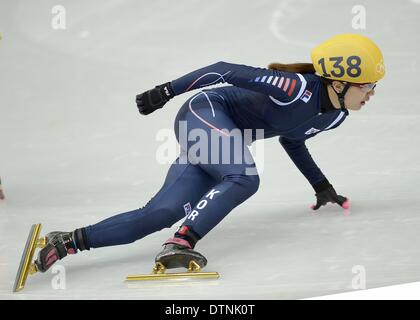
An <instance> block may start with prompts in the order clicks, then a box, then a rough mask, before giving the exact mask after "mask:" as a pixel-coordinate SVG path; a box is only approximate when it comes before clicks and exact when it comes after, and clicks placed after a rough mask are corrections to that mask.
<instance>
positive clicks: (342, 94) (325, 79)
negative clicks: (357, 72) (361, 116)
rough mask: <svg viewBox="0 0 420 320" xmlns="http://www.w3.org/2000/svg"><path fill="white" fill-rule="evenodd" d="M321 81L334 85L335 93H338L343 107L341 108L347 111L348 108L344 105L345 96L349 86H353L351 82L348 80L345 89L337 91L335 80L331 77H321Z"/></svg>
mask: <svg viewBox="0 0 420 320" xmlns="http://www.w3.org/2000/svg"><path fill="white" fill-rule="evenodd" d="M321 81H322V82H323V83H324V84H325V85H330V86H331V87H332V89H333V90H334V92H335V94H336V95H337V97H338V102H339V103H340V107H341V109H342V110H344V111H346V110H347V108H346V106H345V105H344V96H345V95H346V93H347V90H349V88H350V87H351V86H350V84H349V83H348V82H346V83H344V88H343V91H341V92H337V91H335V89H334V86H333V85H332V83H333V81H334V80H331V79H327V78H324V77H321Z"/></svg>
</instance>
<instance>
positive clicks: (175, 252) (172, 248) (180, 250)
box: [155, 237, 207, 269]
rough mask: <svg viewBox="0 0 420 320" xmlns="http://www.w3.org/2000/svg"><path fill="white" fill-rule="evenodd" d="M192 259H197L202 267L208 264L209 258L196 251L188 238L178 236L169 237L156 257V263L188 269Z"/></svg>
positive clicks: (168, 267) (167, 266)
mask: <svg viewBox="0 0 420 320" xmlns="http://www.w3.org/2000/svg"><path fill="white" fill-rule="evenodd" d="M191 261H195V263H197V264H198V265H199V266H200V268H204V267H205V266H206V265H207V259H206V258H205V257H204V256H203V255H202V254H201V253H199V252H197V251H194V250H193V249H192V247H191V245H190V244H189V242H188V241H187V240H184V239H181V238H177V237H173V238H170V239H168V240H167V241H166V242H165V243H164V247H163V250H162V251H161V252H160V253H158V255H157V256H156V258H155V262H156V263H161V264H162V265H163V266H164V267H165V268H167V269H173V268H186V269H188V268H189V267H190V262H191Z"/></svg>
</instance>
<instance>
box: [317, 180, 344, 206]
mask: <svg viewBox="0 0 420 320" xmlns="http://www.w3.org/2000/svg"><path fill="white" fill-rule="evenodd" d="M314 189H315V191H316V194H315V196H316V204H315V205H312V206H311V208H312V209H313V210H318V209H319V208H320V207H322V206H325V205H326V204H327V203H328V202H331V203H337V204H339V205H340V206H341V207H342V208H344V209H348V208H349V207H350V203H349V199H348V198H346V197H343V196H341V195H337V192H336V191H335V189H334V187H333V186H332V185H331V184H330V183H329V182H328V180H327V179H325V180H323V181H321V182H320V183H317V184H316V185H315V186H314Z"/></svg>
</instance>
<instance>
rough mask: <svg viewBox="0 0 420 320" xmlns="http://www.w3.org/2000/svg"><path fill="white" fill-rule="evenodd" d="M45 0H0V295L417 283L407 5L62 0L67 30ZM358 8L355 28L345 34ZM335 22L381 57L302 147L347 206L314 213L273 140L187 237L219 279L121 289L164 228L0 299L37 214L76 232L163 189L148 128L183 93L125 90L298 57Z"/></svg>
mask: <svg viewBox="0 0 420 320" xmlns="http://www.w3.org/2000/svg"><path fill="white" fill-rule="evenodd" d="M56 4H57V3H56V1H50V0H47V1H42V2H39V1H37V2H34V1H29V0H27V1H2V2H1V3H0V32H1V34H2V38H3V39H2V40H1V41H0V79H1V80H0V81H1V85H0V110H1V112H0V137H1V146H0V154H1V156H0V176H1V178H2V182H3V186H4V189H5V195H6V197H7V199H6V201H4V202H1V203H0V228H1V229H0V248H1V254H0V298H2V299H45V298H48V299H63V298H82V299H105V298H116V299H118V298H122V299H163V298H165V299H191V298H195V299H215V298H216V299H242V298H253V299H283V298H290V299H294V298H304V297H311V296H316V295H326V294H334V293H339V292H344V291H352V290H353V288H352V282H353V281H354V277H355V276H357V274H356V273H353V271H355V270H359V269H357V268H358V267H357V266H363V267H364V268H365V270H366V286H367V288H375V287H380V286H386V285H393V284H401V283H406V282H412V281H419V279H420V268H419V263H420V251H419V248H418V245H419V243H420V232H419V229H420V215H419V206H420V199H419V191H418V190H419V182H418V181H419V179H420V161H419V156H420V152H419V146H420V138H419V132H418V129H419V125H418V123H419V120H420V111H419V110H420V109H419V106H418V101H419V99H420V90H419V89H418V84H417V81H416V77H417V75H418V74H419V71H420V65H419V62H420V59H419V54H418V51H419V50H420V44H419V41H418V40H416V39H418V34H417V32H418V30H419V27H420V22H419V14H420V3H419V1H414V0H413V1H393V2H391V1H379V0H377V1H367V0H362V1H346V2H343V1H337V2H331V1H325V0H322V1H309V0H308V1H302V0H297V1H296V0H294V1H277V0H272V1H268V0H267V1H239V0H235V1H222V0H214V1H211V2H209V1H206V2H202V1H192V0H184V1H169V0H167V1H134V0H132V1H121V0H108V1H106V2H104V1H99V0H96V1H87V2H86V1H82V0H77V1H76V0H72V1H69V0H67V1H61V4H62V5H64V7H65V9H66V24H67V29H66V30H54V29H52V27H51V20H52V18H53V16H54V14H52V13H51V10H52V8H53V6H55V5H56ZM357 4H362V5H364V6H365V8H366V19H367V23H366V30H362V31H361V30H354V29H353V28H352V18H353V14H352V7H353V6H354V5H357ZM326 8H328V10H327V9H326ZM343 32H362V33H363V34H365V35H367V36H370V37H372V38H373V39H374V40H375V42H377V44H378V45H379V46H380V47H381V48H382V49H383V52H384V57H385V63H386V67H387V75H386V77H385V78H384V79H383V81H381V82H380V84H379V85H378V87H377V90H376V95H375V96H374V97H373V98H372V99H371V101H370V102H369V103H368V104H367V105H366V106H365V107H364V108H363V110H362V111H360V112H352V113H351V116H350V117H348V119H347V120H346V121H345V123H344V124H343V125H342V126H340V127H339V128H338V129H337V130H333V131H330V132H326V133H323V134H320V135H318V136H317V137H316V138H315V139H311V140H309V141H308V143H307V145H308V148H309V150H310V151H311V153H312V155H313V157H314V159H315V160H316V161H317V163H318V165H319V167H320V168H321V169H322V170H323V172H324V173H325V175H326V176H327V177H328V178H329V180H330V181H331V182H332V183H333V185H334V187H335V188H336V190H337V191H338V193H340V194H343V195H345V196H348V197H349V198H350V199H351V209H350V214H349V215H345V214H344V212H343V210H342V209H341V208H339V207H335V206H332V205H331V206H328V207H324V208H322V209H321V210H319V212H317V213H316V214H312V213H311V211H310V210H309V209H308V207H309V205H310V204H311V203H313V202H314V192H313V190H312V188H311V187H310V185H309V184H308V183H307V181H306V180H305V179H304V177H303V176H302V175H301V174H300V172H298V170H297V169H296V168H295V167H294V166H293V164H292V163H291V161H290V160H289V159H288V157H287V155H286V153H285V152H284V151H283V149H282V147H281V146H280V145H279V143H278V142H277V140H276V139H272V140H269V141H267V143H266V145H265V159H264V162H263V163H262V162H259V163H258V164H259V166H260V167H263V169H264V170H263V172H262V174H261V187H260V190H259V192H258V193H257V194H256V195H255V196H253V197H252V198H251V199H249V200H248V201H247V202H246V203H245V204H243V205H241V206H239V207H238V208H236V209H235V210H234V211H233V212H232V213H231V214H230V215H229V216H228V217H227V218H226V219H225V220H224V221H223V222H222V223H221V224H220V225H219V226H218V227H217V228H216V229H214V230H213V231H212V232H211V233H209V234H208V236H207V237H205V238H204V239H203V240H202V241H201V242H200V244H199V249H200V251H201V252H202V253H203V254H205V255H206V256H207V258H208V259H209V265H208V267H207V268H206V269H207V270H208V271H218V272H220V274H221V276H222V278H221V279H220V280H217V281H213V280H211V281H204V280H202V281H193V282H191V281H190V282H185V281H176V282H171V283H162V282H160V283H137V284H135V285H127V284H126V283H124V281H123V280H124V277H125V276H126V275H127V274H130V273H148V272H149V271H150V270H151V267H152V262H153V259H154V256H155V254H156V253H157V252H158V251H159V250H160V246H161V244H162V242H163V241H164V240H166V239H167V238H168V237H169V236H170V235H171V234H172V233H173V231H174V230H175V228H176V225H175V226H173V228H172V229H171V230H169V229H166V230H164V231H161V232H159V233H156V234H153V235H150V236H148V237H146V238H145V239H142V240H140V241H138V242H136V243H134V244H131V245H127V246H121V247H112V248H103V249H96V250H92V251H90V252H87V253H85V252H83V253H82V254H78V255H76V256H71V257H68V258H66V259H64V260H62V261H61V262H60V265H62V266H64V267H65V271H66V290H55V289H53V288H52V281H53V279H54V276H55V275H54V274H52V273H51V272H48V273H46V274H38V275H36V276H33V277H31V278H29V280H28V283H27V286H26V288H25V290H24V291H23V292H22V293H19V294H12V293H11V291H12V286H13V281H14V278H15V272H16V270H17V266H18V263H19V260H20V255H21V250H22V249H23V246H24V243H25V240H26V237H27V232H28V231H29V228H30V226H31V225H32V224H33V223H38V222H41V223H43V226H44V227H43V231H45V232H48V231H52V230H73V229H74V228H77V227H82V226H86V225H89V224H93V223H95V222H97V221H99V220H102V219H104V218H106V217H109V216H111V215H113V214H116V213H120V212H124V211H129V210H132V209H135V208H138V207H140V206H143V205H144V204H145V203H146V202H147V201H148V200H149V199H150V197H151V196H152V195H153V194H154V193H155V192H156V191H157V190H158V189H159V188H160V186H161V184H162V182H163V179H164V177H165V174H166V170H167V169H168V167H169V164H158V163H157V162H156V159H155V153H156V149H157V148H158V147H159V145H160V143H161V142H159V141H157V139H156V134H157V132H158V130H159V129H161V128H168V129H171V128H172V123H173V120H174V117H175V114H176V112H177V109H178V107H179V106H180V105H181V104H182V103H183V102H184V101H185V99H186V98H187V97H188V96H190V95H191V94H192V93H190V94H186V95H183V96H179V97H176V98H175V99H173V100H172V101H171V102H170V103H169V104H168V105H167V106H165V108H164V109H162V110H159V111H158V112H155V113H153V114H152V115H150V116H148V117H142V116H140V115H139V114H138V111H137V108H136V106H135V103H134V98H135V95H136V94H137V93H140V92H142V91H144V90H147V89H149V88H152V87H153V86H155V85H157V84H160V83H164V82H166V81H169V80H172V79H174V78H176V77H179V76H181V75H183V74H185V73H187V72H189V71H191V70H194V69H197V68H199V67H202V66H206V65H208V64H210V63H214V62H217V61H220V60H224V61H228V62H233V63H242V64H247V65H254V66H265V65H267V64H268V63H270V62H274V61H277V62H297V61H302V62H304V61H309V52H310V49H311V48H312V47H313V45H315V44H316V43H319V42H320V41H323V40H325V39H327V38H328V37H330V36H331V35H333V34H336V33H343Z"/></svg>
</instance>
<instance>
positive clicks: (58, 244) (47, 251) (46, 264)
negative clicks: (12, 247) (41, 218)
mask: <svg viewBox="0 0 420 320" xmlns="http://www.w3.org/2000/svg"><path fill="white" fill-rule="evenodd" d="M40 232H41V224H34V225H32V227H31V230H30V232H29V236H28V239H27V240H26V244H25V249H24V250H23V254H22V258H21V260H20V264H19V269H18V272H17V275H16V280H15V285H14V287H13V291H14V292H18V291H20V290H22V289H23V288H24V287H25V283H26V279H27V278H28V275H29V274H34V273H37V272H46V271H47V270H48V269H49V268H50V267H51V266H52V265H53V264H54V263H55V262H57V261H58V260H61V259H63V258H64V257H66V256H67V255H68V254H75V253H76V252H77V248H76V245H75V243H74V240H73V233H72V232H62V231H54V232H50V233H48V234H46V235H45V236H44V237H42V238H41V237H40V236H39V235H40ZM37 248H41V250H40V251H39V252H38V255H37V258H36V259H35V260H34V254H35V250H36V249H37Z"/></svg>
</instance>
